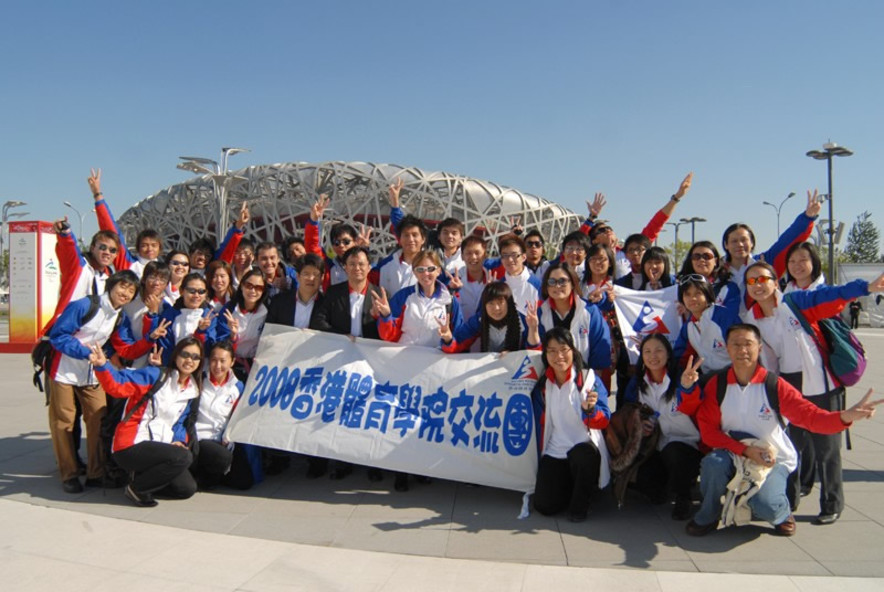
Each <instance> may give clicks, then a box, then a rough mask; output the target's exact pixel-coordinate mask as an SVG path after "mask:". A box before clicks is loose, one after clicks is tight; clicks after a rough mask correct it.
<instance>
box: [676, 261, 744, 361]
mask: <svg viewBox="0 0 884 592" xmlns="http://www.w3.org/2000/svg"><path fill="white" fill-rule="evenodd" d="M678 301H679V302H680V303H681V305H682V306H684V308H685V310H687V312H688V314H689V315H690V317H689V318H688V320H687V321H685V322H684V324H682V326H681V332H680V333H679V334H678V338H677V339H676V340H675V345H674V346H673V350H674V352H675V361H676V362H677V363H678V364H680V365H681V366H684V365H685V360H686V359H687V358H688V357H689V356H693V357H694V359H697V358H700V359H701V360H702V362H703V363H702V364H701V366H700V370H701V371H702V372H703V373H704V374H709V373H711V372H715V371H716V370H721V369H722V368H726V367H727V366H729V365H730V363H731V359H730V357H729V356H728V353H727V347H726V346H725V338H724V336H725V335H726V334H727V330H728V329H729V328H730V326H731V325H734V324H736V323H739V322H740V316H739V314H737V312H736V311H734V310H732V309H729V308H727V307H724V306H721V305H719V304H715V292H714V291H713V289H712V284H710V283H709V282H708V281H706V277H705V276H703V275H700V274H697V273H692V274H689V275H686V276H682V277H681V278H679V280H678Z"/></svg>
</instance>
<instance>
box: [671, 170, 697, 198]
mask: <svg viewBox="0 0 884 592" xmlns="http://www.w3.org/2000/svg"><path fill="white" fill-rule="evenodd" d="M693 180H694V173H693V171H691V172H690V173H688V175H687V177H685V178H684V180H683V181H682V182H681V185H679V186H678V191H676V192H675V194H674V195H673V196H672V197H674V198H675V199H681V198H683V197H684V196H685V194H686V193H687V192H688V191H689V190H690V189H691V182H692V181H693Z"/></svg>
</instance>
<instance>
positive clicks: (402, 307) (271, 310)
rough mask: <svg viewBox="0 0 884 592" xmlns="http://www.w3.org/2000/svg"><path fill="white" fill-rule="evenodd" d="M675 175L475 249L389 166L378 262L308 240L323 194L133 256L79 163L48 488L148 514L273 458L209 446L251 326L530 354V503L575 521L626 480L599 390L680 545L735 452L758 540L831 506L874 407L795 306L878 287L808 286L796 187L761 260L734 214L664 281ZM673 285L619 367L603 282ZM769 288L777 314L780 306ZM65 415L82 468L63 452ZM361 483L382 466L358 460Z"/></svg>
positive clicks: (61, 308) (236, 481) (837, 300)
mask: <svg viewBox="0 0 884 592" xmlns="http://www.w3.org/2000/svg"><path fill="white" fill-rule="evenodd" d="M691 181H692V174H689V175H688V176H687V177H685V179H684V180H683V181H682V183H681V184H680V185H679V187H678V189H677V190H676V192H675V193H674V194H673V195H672V196H671V197H670V198H669V199H668V200H667V201H666V203H665V204H664V205H663V207H662V208H660V209H659V210H658V211H657V212H655V213H654V215H653V216H652V217H651V219H650V221H649V222H648V224H647V225H645V227H644V228H643V229H642V231H641V232H639V233H635V234H630V235H628V236H627V238H626V239H625V241H623V242H622V244H621V241H620V240H619V239H618V238H617V235H616V234H615V232H614V230H613V229H612V228H611V227H610V226H609V225H607V224H604V223H600V222H598V217H599V215H600V213H601V211H602V209H603V208H604V206H605V205H606V201H605V197H604V195H602V194H596V196H595V198H594V199H593V200H592V201H591V202H587V205H588V210H589V216H588V218H587V220H586V222H585V223H584V224H583V225H582V226H581V227H580V228H579V229H578V230H575V231H574V232H572V233H570V234H568V235H567V236H566V237H565V238H564V239H563V240H562V243H561V244H560V245H549V244H547V240H546V237H544V236H543V234H542V233H541V232H540V231H539V230H537V229H529V230H528V231H527V232H526V231H525V230H524V229H523V228H522V226H521V225H520V223H519V221H518V220H514V221H513V224H512V228H511V231H510V232H508V233H506V234H504V235H502V236H500V237H498V239H497V242H496V250H497V254H498V255H497V257H490V256H489V255H490V251H491V245H489V243H488V241H487V240H486V238H484V237H483V236H480V235H479V234H478V233H476V232H474V233H472V234H469V235H467V234H466V229H465V226H464V223H463V222H462V221H460V220H458V219H456V218H447V219H445V220H442V221H440V222H438V223H437V224H436V225H435V228H434V229H430V228H428V227H427V224H426V223H425V222H424V221H423V220H421V219H420V218H418V217H416V216H413V215H410V214H406V213H405V212H404V211H403V210H402V209H401V208H400V207H399V197H400V193H401V191H402V189H403V183H402V181H401V179H400V180H399V181H398V182H397V183H395V184H392V185H390V187H389V200H390V207H391V212H390V224H391V228H392V231H393V232H394V233H395V236H396V237H397V242H398V248H397V249H396V250H395V251H394V252H392V253H389V254H379V253H376V252H375V250H374V248H373V246H372V243H371V233H370V230H368V229H366V228H365V227H362V228H361V229H358V230H357V228H356V227H355V226H354V225H351V224H349V223H347V222H337V223H335V224H333V225H332V226H331V228H329V229H328V232H327V238H328V244H327V245H323V243H322V237H323V229H322V224H323V217H324V214H325V211H326V209H327V208H328V206H329V203H330V202H329V199H328V198H327V197H325V196H320V197H319V199H318V200H317V201H316V203H315V204H313V206H312V207H311V208H310V212H309V220H308V221H307V223H306V225H305V228H304V233H303V236H301V237H292V238H290V239H288V240H286V241H285V243H284V244H283V245H277V244H275V243H273V242H258V243H255V242H253V241H251V240H250V239H249V238H247V237H246V236H245V234H246V231H247V227H248V223H249V220H250V214H249V209H248V205H247V204H243V205H242V207H241V209H240V212H239V216H238V217H237V219H236V221H235V222H234V224H233V226H232V227H231V228H230V230H229V232H228V233H227V235H226V238H225V240H224V241H223V243H222V244H221V245H220V246H219V247H217V248H216V246H215V245H214V244H212V243H211V241H209V240H207V239H200V240H197V241H196V242H194V243H193V244H191V245H190V247H189V249H188V250H187V252H185V251H181V250H169V251H167V252H165V253H163V239H164V237H162V236H161V235H160V234H159V233H157V232H156V231H154V230H150V229H145V230H142V231H141V232H139V233H138V235H137V238H136V243H135V249H134V252H133V253H130V252H129V250H128V249H127V246H126V244H125V243H124V241H123V238H122V234H121V233H120V231H119V229H118V227H117V225H116V221H115V219H114V217H113V215H112V213H111V211H110V208H109V206H108V203H107V201H106V200H105V199H104V196H103V194H102V191H101V172H100V170H99V171H92V174H91V175H90V177H89V179H88V183H89V187H90V189H91V191H92V194H93V197H94V199H95V211H96V213H97V216H98V222H99V228H100V230H99V232H98V233H96V235H95V236H94V237H93V238H92V241H91V243H90V245H89V248H88V250H87V252H86V253H81V252H80V250H79V248H78V246H77V242H76V239H75V237H74V236H73V234H72V232H71V229H70V226H69V225H68V224H67V221H66V220H65V219H61V220H58V221H57V222H56V224H55V229H56V232H57V234H58V242H57V247H56V250H57V253H58V257H59V261H60V263H61V270H62V288H61V294H60V299H59V305H58V309H57V311H56V315H55V317H54V318H53V321H52V322H51V324H50V326H49V328H48V335H49V338H50V341H51V344H52V346H53V348H54V350H55V356H54V360H53V363H52V367H51V371H50V378H51V380H50V386H49V392H50V398H49V421H50V432H51V435H52V442H53V447H54V451H55V455H56V460H57V462H58V467H59V472H60V476H61V480H62V486H63V488H64V490H65V491H67V492H70V493H77V492H80V491H82V490H83V486H84V484H85V486H87V487H89V486H102V485H103V486H109V485H118V486H125V488H126V489H125V492H126V495H127V497H129V498H130V499H131V500H132V501H133V502H134V503H135V504H137V505H140V506H152V505H155V504H156V503H157V502H156V497H172V498H185V497H189V496H191V495H193V494H194V493H195V492H196V491H197V490H198V489H199V488H211V487H215V486H217V485H227V486H232V487H237V488H243V489H244V488H248V487H250V486H251V485H252V484H253V483H255V482H256V481H257V480H260V479H261V478H263V474H264V473H273V472H276V471H279V470H281V469H282V468H284V467H285V466H286V465H287V463H288V460H289V457H288V455H287V454H286V453H284V452H280V451H271V450H261V449H258V448H256V447H254V446H249V445H242V444H234V443H232V442H228V441H226V439H225V437H224V431H225V427H226V424H227V421H228V419H229V417H230V414H231V413H232V411H233V409H234V407H235V406H236V403H237V401H238V399H239V396H240V395H241V393H242V390H243V383H244V382H245V381H246V378H247V376H248V374H249V370H250V367H251V364H252V361H253V358H254V356H255V354H256V351H257V347H258V342H259V340H260V336H261V332H262V329H263V327H264V326H265V324H266V323H276V324H280V325H286V326H291V327H296V328H300V329H304V328H309V329H314V330H318V331H328V332H332V333H337V334H341V335H348V336H351V337H354V338H355V337H359V338H365V339H377V340H383V341H388V342H398V343H400V344H407V345H414V346H423V347H430V348H436V349H439V350H441V352H440V355H448V354H456V353H459V352H499V353H500V354H501V355H503V354H505V353H506V352H510V351H514V350H525V349H533V350H539V351H541V352H542V360H543V368H542V371H541V372H540V379H539V380H538V382H537V384H536V386H535V388H534V390H533V392H532V400H533V403H534V413H535V419H536V421H535V424H536V427H537V430H538V431H537V442H538V455H539V468H538V472H537V480H536V486H535V492H534V507H535V509H536V510H537V511H538V512H540V513H542V514H557V513H561V512H566V513H567V516H568V518H569V519H571V520H574V521H582V520H585V519H586V517H587V513H588V510H589V507H590V503H591V501H592V499H593V497H594V496H597V495H598V493H599V491H600V490H601V489H602V488H604V487H605V486H606V485H607V484H608V482H609V480H610V477H611V473H612V472H615V473H616V472H618V471H622V467H621V466H620V463H619V462H617V461H618V458H619V457H616V456H612V453H611V452H610V451H609V450H608V448H609V446H608V444H606V440H608V441H609V442H610V441H611V440H610V437H611V433H610V432H611V431H612V430H611V429H610V428H609V424H610V422H611V419H612V412H611V407H610V406H609V403H608V401H609V397H608V395H609V392H611V391H612V390H613V388H614V387H616V397H615V399H616V405H615V409H616V410H617V411H616V413H621V411H622V412H624V413H625V412H627V411H628V410H629V409H633V408H635V409H640V411H641V421H640V423H639V424H638V428H637V429H638V430H639V431H640V433H639V434H638V436H639V437H640V439H641V440H642V441H644V442H651V443H652V444H653V445H652V446H651V448H652V449H651V450H649V451H648V454H645V455H644V456H643V458H642V462H641V463H640V466H638V465H637V466H636V467H635V469H636V470H635V471H634V472H633V473H632V478H631V479H630V484H629V486H630V487H631V488H633V489H635V490H636V491H638V492H639V493H641V494H644V495H646V496H648V497H649V498H650V499H651V500H652V501H654V502H656V503H664V502H669V501H673V502H674V505H673V509H672V517H673V518H674V519H677V520H687V519H689V518H691V515H692V513H693V511H694V504H693V501H692V497H691V495H692V491H693V490H694V489H695V486H696V484H697V481H698V475H699V491H700V492H701V505H700V508H699V510H698V511H697V513H696V515H695V516H694V517H693V519H692V520H691V521H690V522H688V523H687V526H686V528H687V532H688V533H689V534H693V535H702V534H706V533H708V532H711V531H712V530H714V529H715V528H716V527H718V525H719V521H720V518H721V516H722V502H721V497H722V493H723V491H724V489H725V488H726V487H727V485H728V482H729V481H730V480H731V477H732V476H733V475H734V473H735V471H736V468H737V466H738V465H739V463H740V462H743V461H742V460H741V459H745V460H746V461H751V462H753V463H756V464H757V465H758V466H759V467H761V468H766V469H769V470H768V471H766V473H765V474H766V478H765V479H764V480H763V482H762V483H759V486H760V487H759V488H758V491H757V492H755V494H754V495H753V496H751V497H748V504H749V506H750V507H751V509H752V511H753V512H754V513H755V515H757V516H758V517H759V518H762V519H764V520H767V521H769V522H770V523H771V524H772V525H774V527H775V532H776V533H778V534H783V535H789V534H792V533H793V532H794V530H795V522H794V519H793V518H792V511H793V510H794V508H796V507H797V504H798V501H799V499H800V496H801V495H802V494H806V493H807V492H808V491H809V488H811V487H812V486H813V483H814V479H819V480H820V483H821V487H820V496H821V506H820V507H821V512H820V515H819V516H818V517H817V522H818V523H820V524H830V523H832V522H834V521H836V520H837V519H838V517H839V515H840V513H841V512H842V511H843V507H844V496H843V487H842V484H841V465H840V449H839V447H840V440H839V437H838V436H837V434H838V433H839V432H840V431H841V430H843V429H845V428H846V427H847V426H849V425H850V424H851V422H853V421H856V420H860V419H864V418H867V417H870V416H871V415H872V414H873V413H874V409H875V405H876V404H877V403H879V401H871V400H870V394H871V393H869V395H867V396H866V397H865V398H863V399H862V400H861V401H860V402H859V403H857V404H856V405H854V406H853V407H851V408H849V409H843V408H842V407H841V406H840V401H841V396H842V394H843V387H841V386H839V384H838V383H837V381H836V380H835V379H834V377H833V376H832V375H831V373H830V372H829V371H828V370H827V369H826V365H825V363H824V359H823V354H821V352H820V351H818V350H817V348H816V345H815V341H814V340H813V339H812V337H811V336H810V335H808V334H807V333H806V332H805V331H804V330H803V329H802V326H801V323H799V322H797V319H796V316H797V315H803V317H804V320H807V321H809V322H811V323H814V322H816V321H818V320H819V319H823V318H827V317H830V316H832V315H835V314H838V313H839V312H840V311H841V309H843V308H844V307H845V306H847V305H848V303H849V302H851V301H852V300H854V299H856V298H857V297H859V296H861V295H865V294H868V293H870V292H882V291H884V276H881V277H879V278H877V279H876V280H875V281H874V282H870V283H869V282H864V281H862V280H857V281H854V282H851V283H848V284H846V285H844V286H827V285H825V284H824V282H823V278H822V273H821V263H820V258H819V254H818V252H817V250H816V248H815V246H814V245H813V244H812V243H809V242H807V238H808V237H809V236H810V234H811V231H812V228H813V224H814V221H815V220H816V218H817V216H818V214H819V211H820V200H819V198H818V195H817V193H816V192H808V200H807V206H806V209H805V211H804V212H802V213H801V214H800V215H799V216H798V217H797V218H796V220H795V221H794V222H793V223H792V224H791V225H790V226H789V227H788V228H787V229H786V231H785V232H784V233H783V234H782V236H780V237H779V238H778V239H777V241H776V242H775V244H774V245H773V246H772V247H771V248H770V249H768V250H767V251H765V252H763V253H757V252H756V249H755V247H756V245H755V237H754V234H753V232H752V229H751V228H750V227H749V226H747V225H746V224H732V225H731V226H729V227H728V228H727V229H726V230H725V231H724V234H723V237H722V241H721V246H722V248H723V249H724V255H723V256H722V255H721V252H720V251H719V250H718V247H717V246H716V245H715V244H714V243H713V242H710V241H705V240H701V241H698V242H696V243H694V244H693V245H692V246H691V248H690V250H689V251H688V254H687V256H686V257H685V260H684V262H683V263H682V265H681V267H680V269H679V271H678V273H674V272H673V271H674V270H672V269H671V268H670V262H669V256H668V254H667V253H666V252H665V251H664V250H663V249H661V248H659V247H656V246H654V245H653V243H654V242H655V240H656V238H657V235H658V234H659V232H660V230H661V229H662V228H663V226H664V224H665V223H666V221H667V220H668V219H669V217H670V216H671V215H672V214H673V212H674V210H675V208H676V207H677V205H678V203H679V202H680V201H681V199H683V198H684V197H685V195H686V194H687V193H688V191H689V190H690V186H691ZM375 256H379V258H378V259H377V260H376V261H375V262H374V263H373V262H372V261H373V259H374V258H375ZM673 286H677V288H673V291H674V292H675V293H676V294H677V300H678V303H677V306H678V307H679V313H680V314H681V315H682V316H683V319H684V324H683V327H682V331H681V334H680V335H679V336H678V338H677V339H676V340H675V342H674V343H670V341H669V340H667V339H666V338H665V337H663V336H661V335H660V334H656V333H654V334H650V335H646V336H644V337H643V339H642V340H641V343H640V344H639V357H638V361H637V363H635V364H631V363H630V359H629V355H628V354H627V348H626V347H625V346H626V344H625V343H624V341H623V336H622V334H621V332H620V330H619V326H618V323H617V316H616V314H615V311H614V307H615V301H616V299H617V297H618V293H621V291H622V290H665V289H666V288H669V287H673ZM667 293H668V292H667ZM784 293H789V294H792V296H791V297H790V302H791V303H794V305H795V307H790V306H785V305H784V304H783V294H784ZM615 380H616V382H614V381H615ZM772 399H776V400H772ZM759 409H760V410H761V411H759ZM80 415H82V422H83V424H85V426H86V444H87V446H86V448H87V462H86V463H85V464H84V463H82V462H81V461H80V460H79V456H78V452H77V451H78V447H79V439H80V435H79V429H80ZM783 418H785V419H783ZM786 420H788V423H787V421H786ZM821 434H825V435H821ZM328 470H329V463H328V461H327V460H326V459H319V458H310V459H308V471H307V476H308V477H311V478H316V477H319V476H321V475H323V474H325V473H326V472H328ZM353 470H354V467H353V466H352V465H350V464H348V463H343V462H336V463H335V464H334V465H333V467H332V470H331V472H330V474H331V477H332V478H335V479H340V478H344V477H346V476H347V475H348V474H350V473H352V472H353ZM83 474H85V483H84V482H82V481H81V480H80V476H82V475H83ZM368 477H369V479H371V480H378V479H382V478H383V474H382V473H381V471H380V470H378V469H376V468H369V470H368ZM424 479H425V478H424ZM394 487H395V489H396V490H398V491H405V490H407V489H408V487H409V485H408V475H406V474H403V473H397V474H396V475H395V478H394Z"/></svg>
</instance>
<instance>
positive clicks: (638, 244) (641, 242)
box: [614, 234, 651, 290]
mask: <svg viewBox="0 0 884 592" xmlns="http://www.w3.org/2000/svg"><path fill="white" fill-rule="evenodd" d="M650 248H651V241H650V240H648V237H646V236H645V235H643V234H630V235H629V236H628V237H626V242H625V243H624V245H623V252H624V253H626V260H627V261H629V265H630V272H631V273H627V274H626V275H624V276H622V277H620V278H618V279H616V280H614V284H615V285H617V286H623V287H624V288H629V289H630V290H641V287H642V281H643V278H642V257H644V254H645V251H647V250H648V249H650Z"/></svg>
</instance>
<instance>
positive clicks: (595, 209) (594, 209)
mask: <svg viewBox="0 0 884 592" xmlns="http://www.w3.org/2000/svg"><path fill="white" fill-rule="evenodd" d="M607 203H608V202H606V201H605V194H604V193H596V194H595V198H594V199H593V200H592V201H591V202H590V201H589V200H587V201H586V207H587V209H588V210H589V217H590V218H598V217H599V214H601V213H602V208H604V207H605V204H607Z"/></svg>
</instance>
